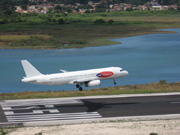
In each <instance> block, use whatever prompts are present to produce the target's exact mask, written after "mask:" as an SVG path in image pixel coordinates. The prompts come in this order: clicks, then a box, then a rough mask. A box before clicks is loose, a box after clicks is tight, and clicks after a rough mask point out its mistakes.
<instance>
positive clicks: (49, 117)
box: [7, 112, 102, 122]
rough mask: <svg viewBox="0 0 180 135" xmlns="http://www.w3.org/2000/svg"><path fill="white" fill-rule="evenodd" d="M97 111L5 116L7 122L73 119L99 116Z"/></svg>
mask: <svg viewBox="0 0 180 135" xmlns="http://www.w3.org/2000/svg"><path fill="white" fill-rule="evenodd" d="M101 117H102V116H101V115H100V114H98V113H97V112H83V113H64V114H44V115H22V116H15V115H13V116H7V119H8V121H9V122H32V121H52V120H73V119H92V118H101Z"/></svg>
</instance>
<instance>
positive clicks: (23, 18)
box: [0, 11, 180, 49]
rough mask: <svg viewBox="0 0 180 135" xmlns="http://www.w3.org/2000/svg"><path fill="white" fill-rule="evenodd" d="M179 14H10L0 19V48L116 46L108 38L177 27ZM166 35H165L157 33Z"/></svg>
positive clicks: (179, 19) (163, 12)
mask: <svg viewBox="0 0 180 135" xmlns="http://www.w3.org/2000/svg"><path fill="white" fill-rule="evenodd" d="M179 14H180V12H179V11H131V12H127V11H121V12H109V13H86V14H64V13H61V14H60V13H54V14H45V15H39V14H35V13H34V14H22V15H18V14H12V15H9V16H7V15H2V16H1V18H0V48H11V49H13V48H31V49H46V48H50V49H56V48H81V47H87V46H103V45H112V44H117V42H112V41H110V40H109V39H112V38H119V37H128V36H135V35H142V34H149V33H159V31H157V30H159V29H163V28H175V27H180V18H179ZM161 33H166V32H161Z"/></svg>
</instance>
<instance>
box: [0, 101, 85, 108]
mask: <svg viewBox="0 0 180 135" xmlns="http://www.w3.org/2000/svg"><path fill="white" fill-rule="evenodd" d="M76 103H78V104H84V102H82V101H81V100H80V99H69V100H62V99H56V100H55V99H53V100H35V101H24V102H22V101H21V102H20V101H7V102H4V103H1V106H2V107H3V108H8V107H16V106H36V105H45V106H49V105H52V104H53V105H56V104H59V105H60V104H76ZM8 109H9V108H8Z"/></svg>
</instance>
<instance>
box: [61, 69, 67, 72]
mask: <svg viewBox="0 0 180 135" xmlns="http://www.w3.org/2000/svg"><path fill="white" fill-rule="evenodd" d="M60 71H61V72H63V73H67V72H68V71H66V70H63V69H60Z"/></svg>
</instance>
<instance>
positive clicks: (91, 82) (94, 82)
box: [85, 80, 101, 87]
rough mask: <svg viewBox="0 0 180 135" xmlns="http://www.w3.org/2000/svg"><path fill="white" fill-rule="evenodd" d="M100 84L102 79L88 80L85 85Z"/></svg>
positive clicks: (93, 85)
mask: <svg viewBox="0 0 180 135" xmlns="http://www.w3.org/2000/svg"><path fill="white" fill-rule="evenodd" d="M100 84H101V81H100V80H94V81H90V82H86V83H85V86H86V87H95V86H99V85H100Z"/></svg>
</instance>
